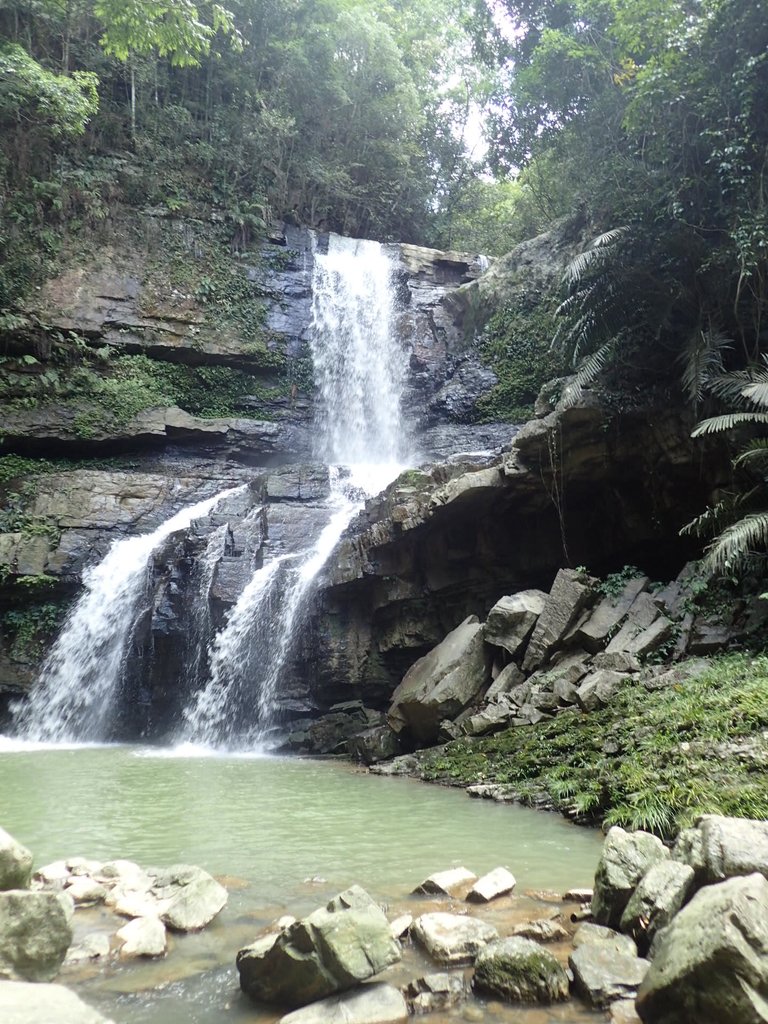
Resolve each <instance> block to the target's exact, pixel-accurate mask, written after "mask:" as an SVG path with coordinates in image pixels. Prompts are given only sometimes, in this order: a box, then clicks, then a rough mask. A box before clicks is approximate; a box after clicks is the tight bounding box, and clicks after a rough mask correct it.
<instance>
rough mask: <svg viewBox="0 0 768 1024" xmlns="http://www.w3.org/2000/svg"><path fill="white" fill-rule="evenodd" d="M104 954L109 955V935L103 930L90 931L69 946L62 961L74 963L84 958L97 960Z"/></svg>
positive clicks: (80, 961)
mask: <svg viewBox="0 0 768 1024" xmlns="http://www.w3.org/2000/svg"><path fill="white" fill-rule="evenodd" d="M105 956H109V936H108V935H105V934H104V932H90V933H89V934H88V935H84V936H83V938H82V939H81V941H80V942H79V943H78V944H77V945H76V946H70V947H69V949H68V950H67V957H66V960H65V961H64V962H65V963H67V964H76V963H82V962H83V961H84V960H99V959H101V958H102V957H105Z"/></svg>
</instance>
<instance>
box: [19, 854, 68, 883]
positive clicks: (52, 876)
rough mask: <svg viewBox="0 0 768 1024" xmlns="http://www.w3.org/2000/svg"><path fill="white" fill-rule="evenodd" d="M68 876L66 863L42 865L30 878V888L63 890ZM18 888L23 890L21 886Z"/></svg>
mask: <svg viewBox="0 0 768 1024" xmlns="http://www.w3.org/2000/svg"><path fill="white" fill-rule="evenodd" d="M70 874H71V872H70V870H69V867H68V866H67V863H66V861H63V860H56V861H53V863H51V864H44V865H43V867H41V868H38V869H37V871H35V873H34V875H33V876H32V886H33V888H36V889H45V888H47V889H63V888H64V883H65V882H66V881H67V880H68V879H69V877H70ZM19 888H23V886H20V887H19Z"/></svg>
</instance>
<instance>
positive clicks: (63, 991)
mask: <svg viewBox="0 0 768 1024" xmlns="http://www.w3.org/2000/svg"><path fill="white" fill-rule="evenodd" d="M0 1020H1V1021H2V1022H3V1024H111V1021H108V1020H107V1019H106V1017H102V1015H101V1014H100V1013H97V1012H96V1010H93V1009H91V1007H90V1006H87V1005H86V1004H85V1003H84V1002H83V1001H82V1000H81V999H80V998H79V997H78V996H76V995H75V993H74V992H70V990H69V989H68V988H64V986H63V985H35V984H30V983H28V982H24V981H0Z"/></svg>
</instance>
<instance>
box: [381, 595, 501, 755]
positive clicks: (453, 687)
mask: <svg viewBox="0 0 768 1024" xmlns="http://www.w3.org/2000/svg"><path fill="white" fill-rule="evenodd" d="M489 683H490V668H489V659H488V654H487V653H486V649H485V646H484V643H483V627H482V625H481V624H480V622H479V621H478V620H477V616H475V615H470V616H469V617H468V618H467V619H465V620H464V622H462V623H461V625H459V626H457V627H456V629H454V630H452V631H451V632H450V633H449V634H448V636H447V637H446V638H445V639H444V640H443V641H442V643H439V644H438V645H437V647H435V648H433V650H431V651H430V652H429V654H427V655H425V656H424V657H423V658H420V659H419V660H418V661H417V662H416V663H415V664H414V665H412V666H411V668H410V669H409V670H408V672H407V673H406V674H405V676H404V678H403V680H402V682H401V683H400V685H399V686H398V687H397V689H396V690H395V692H394V693H393V694H392V704H391V706H390V709H389V712H388V715H387V719H388V721H389V724H390V726H391V727H392V728H393V729H394V730H395V732H400V731H402V730H403V729H404V728H408V729H410V731H411V733H412V734H413V735H414V737H415V738H416V739H417V740H418V741H419V742H421V743H431V742H434V741H435V740H437V738H438V734H439V732H440V723H441V722H442V721H443V720H446V719H447V720H449V721H450V720H452V719H454V718H455V717H456V716H457V715H458V714H459V713H460V712H461V711H463V710H464V708H466V707H467V706H468V705H469V704H471V703H472V701H473V700H475V698H476V697H477V696H478V695H479V694H480V693H481V692H482V690H483V689H484V688H485V687H487V685H488V684H489Z"/></svg>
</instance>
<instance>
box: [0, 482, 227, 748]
mask: <svg viewBox="0 0 768 1024" xmlns="http://www.w3.org/2000/svg"><path fill="white" fill-rule="evenodd" d="M237 490H239V488H228V489H227V490H225V491H221V492H220V493H219V494H217V495H215V496H214V497H212V498H207V499H206V500H205V501H200V502H198V503H197V504H196V505H192V506H190V507H189V508H185V509H182V510H181V511H180V512H178V513H177V514H176V515H174V516H172V517H171V518H170V519H168V520H166V521H165V522H164V523H162V524H161V525H160V526H158V528H157V529H156V530H154V531H153V532H152V533H147V534H141V535H140V536H138V537H126V538H124V539H123V540H118V541H115V542H114V543H113V544H112V546H111V547H110V549H109V551H108V552H107V554H106V556H105V557H104V558H103V559H102V561H101V562H99V563H98V565H95V566H92V567H91V568H89V569H88V570H86V572H85V573H84V574H83V584H84V586H85V593H84V594H83V595H82V596H81V597H80V599H79V600H78V602H77V604H76V605H75V607H74V608H73V610H72V611H71V612H70V614H69V616H68V618H67V620H66V622H65V624H64V627H63V629H62V631H61V633H60V634H59V637H58V639H57V640H56V642H55V643H54V645H53V647H52V648H51V651H50V653H49V654H48V657H47V658H46V660H45V663H44V665H43V669H42V674H41V677H40V680H39V682H38V685H37V686H36V687H35V689H34V691H33V693H32V696H31V697H30V699H29V701H27V703H26V704H24V705H21V706H18V707H17V709H16V713H15V720H16V727H17V731H18V733H19V735H20V736H21V737H23V738H24V739H28V740H34V741H38V742H60V741H63V740H67V741H71V740H76V741H82V740H93V741H97V740H104V739H107V738H108V736H109V726H110V722H111V719H112V714H113V711H114V708H115V703H116V700H117V697H118V695H119V692H120V684H121V682H122V678H123V671H124V666H125V655H126V651H127V648H128V646H129V644H130V641H131V636H132V633H133V629H134V626H135V623H136V619H137V617H138V615H139V612H140V606H141V599H142V596H143V595H144V593H145V584H146V579H147V569H148V567H149V564H150V558H151V556H152V554H153V552H155V551H156V550H157V548H158V547H159V546H160V545H161V544H162V542H163V541H164V540H165V539H166V538H167V537H169V536H170V535H171V534H172V533H175V532H176V531H177V530H184V529H186V528H187V527H188V526H189V525H190V523H191V522H192V521H193V520H194V519H198V518H200V517H201V516H205V515H207V514H208V513H209V512H210V511H211V509H212V508H213V507H214V506H215V505H217V504H218V503H219V502H220V501H221V500H222V499H223V498H225V497H227V496H228V495H230V494H233V493H235V491H237Z"/></svg>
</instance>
